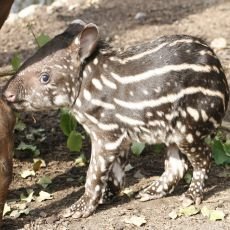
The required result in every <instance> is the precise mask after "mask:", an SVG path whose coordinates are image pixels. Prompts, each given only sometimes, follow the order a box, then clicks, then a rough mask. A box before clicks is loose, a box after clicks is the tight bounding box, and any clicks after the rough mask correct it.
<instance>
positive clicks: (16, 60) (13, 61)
mask: <svg viewBox="0 0 230 230" xmlns="http://www.w3.org/2000/svg"><path fill="white" fill-rule="evenodd" d="M21 63H22V60H21V57H20V56H19V55H18V54H14V56H13V57H12V59H11V66H12V68H13V70H14V71H15V72H16V71H17V70H18V69H19V67H20V66H21Z"/></svg>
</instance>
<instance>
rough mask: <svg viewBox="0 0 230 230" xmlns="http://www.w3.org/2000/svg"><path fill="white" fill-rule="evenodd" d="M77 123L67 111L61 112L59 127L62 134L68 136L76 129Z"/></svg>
mask: <svg viewBox="0 0 230 230" xmlns="http://www.w3.org/2000/svg"><path fill="white" fill-rule="evenodd" d="M76 126H77V121H76V119H75V118H74V116H73V115H72V114H70V112H69V111H67V110H64V109H62V110H61V121H60V127H61V130H62V132H63V133H64V134H65V135H66V136H69V135H70V133H71V132H72V131H73V130H75V129H76Z"/></svg>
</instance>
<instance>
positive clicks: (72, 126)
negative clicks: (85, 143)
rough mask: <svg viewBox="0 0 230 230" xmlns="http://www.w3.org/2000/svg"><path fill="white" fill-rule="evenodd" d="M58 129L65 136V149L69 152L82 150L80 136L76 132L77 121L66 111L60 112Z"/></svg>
mask: <svg viewBox="0 0 230 230" xmlns="http://www.w3.org/2000/svg"><path fill="white" fill-rule="evenodd" d="M60 127H61V130H62V132H63V133H64V134H65V135H66V136H67V147H68V148H69V150H70V151H73V152H79V151H80V150H81V148H82V135H81V133H79V132H77V131H76V127H77V121H76V120H75V118H74V116H73V115H72V114H71V113H70V112H69V111H68V110H66V109H62V110H61V119H60Z"/></svg>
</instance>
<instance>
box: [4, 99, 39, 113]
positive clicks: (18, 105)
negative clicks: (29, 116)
mask: <svg viewBox="0 0 230 230" xmlns="http://www.w3.org/2000/svg"><path fill="white" fill-rule="evenodd" d="M7 103H8V105H9V106H10V107H11V108H12V109H13V110H15V111H19V112H20V111H37V110H38V109H36V108H34V107H32V106H31V104H30V103H29V102H28V101H26V100H17V101H14V102H9V101H7Z"/></svg>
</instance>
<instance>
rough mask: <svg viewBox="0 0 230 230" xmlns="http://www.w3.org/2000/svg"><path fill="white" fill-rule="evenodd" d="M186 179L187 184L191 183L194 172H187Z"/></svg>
mask: <svg viewBox="0 0 230 230" xmlns="http://www.w3.org/2000/svg"><path fill="white" fill-rule="evenodd" d="M184 180H185V182H186V183H187V184H190V183H191V181H192V174H191V173H189V172H186V174H185V175H184Z"/></svg>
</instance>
